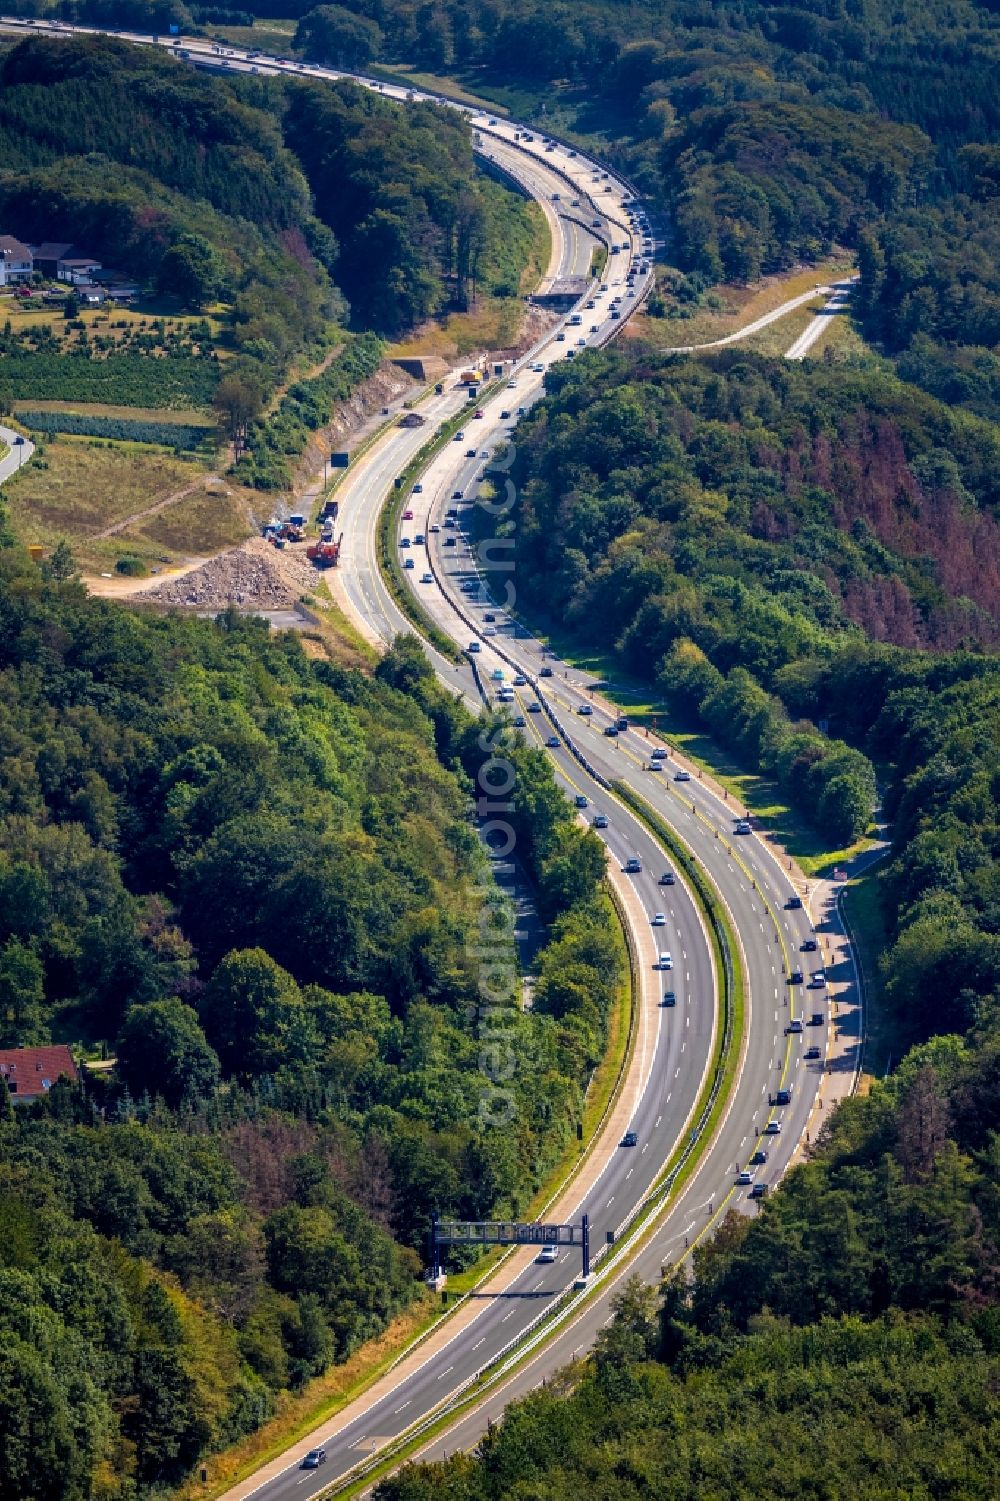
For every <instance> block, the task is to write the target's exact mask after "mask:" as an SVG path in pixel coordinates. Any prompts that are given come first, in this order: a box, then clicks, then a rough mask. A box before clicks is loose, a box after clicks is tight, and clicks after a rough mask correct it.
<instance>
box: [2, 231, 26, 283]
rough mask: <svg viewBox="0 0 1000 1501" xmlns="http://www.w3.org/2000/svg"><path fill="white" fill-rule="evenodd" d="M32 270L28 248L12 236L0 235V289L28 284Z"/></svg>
mask: <svg viewBox="0 0 1000 1501" xmlns="http://www.w3.org/2000/svg"><path fill="white" fill-rule="evenodd" d="M34 269H35V267H34V261H33V260H32V255H31V250H30V248H29V247H28V246H27V245H22V244H21V241H20V240H15V239H14V236H13V235H0V287H6V286H18V285H19V284H23V283H24V282H30V281H31V273H32V272H33V271H34Z"/></svg>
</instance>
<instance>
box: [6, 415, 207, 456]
mask: <svg viewBox="0 0 1000 1501" xmlns="http://www.w3.org/2000/svg"><path fill="white" fill-rule="evenodd" d="M17 415H18V417H19V418H20V420H21V421H22V422H23V423H24V425H25V427H30V428H32V429H33V431H35V432H39V433H70V434H72V435H74V436H80V437H89V438H117V439H118V440H119V441H121V442H129V443H158V444H161V445H162V446H163V447H164V448H183V449H193V448H198V447H199V446H200V445H201V444H202V443H204V442H205V440H206V439H207V438H213V437H214V436H215V431H216V430H215V428H214V427H211V426H209V425H207V424H195V423H189V422H150V421H143V420H142V419H141V418H133V417H98V416H90V415H88V414H86V413H83V412H36V411H20V412H18V414H17Z"/></svg>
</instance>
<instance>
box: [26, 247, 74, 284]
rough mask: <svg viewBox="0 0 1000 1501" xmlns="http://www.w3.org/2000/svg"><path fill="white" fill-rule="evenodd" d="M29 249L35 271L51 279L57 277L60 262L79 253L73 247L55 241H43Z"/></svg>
mask: <svg viewBox="0 0 1000 1501" xmlns="http://www.w3.org/2000/svg"><path fill="white" fill-rule="evenodd" d="M31 249H32V254H33V255H34V258H35V270H36V271H40V272H41V273H42V275H43V276H53V277H56V276H58V275H59V262H60V261H64V260H65V259H66V258H67V256H71V255H79V254H80V253H81V252H80V251H78V250H77V248H76V246H75V245H69V244H67V243H66V242H65V241H56V240H45V241H44V242H43V243H42V244H41V245H33V246H32V247H31Z"/></svg>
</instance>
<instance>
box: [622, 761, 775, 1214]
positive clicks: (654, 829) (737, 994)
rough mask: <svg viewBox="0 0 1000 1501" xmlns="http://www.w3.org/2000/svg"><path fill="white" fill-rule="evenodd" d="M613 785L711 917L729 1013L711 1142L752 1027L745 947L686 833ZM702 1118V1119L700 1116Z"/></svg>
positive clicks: (679, 1181) (713, 1076)
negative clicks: (667, 853) (746, 1028)
mask: <svg viewBox="0 0 1000 1501" xmlns="http://www.w3.org/2000/svg"><path fill="white" fill-rule="evenodd" d="M613 785H614V790H615V792H616V793H617V795H618V796H619V797H620V798H621V800H622V802H623V803H624V804H625V805H626V807H628V808H630V809H631V810H632V812H633V813H634V814H635V816H636V817H637V818H639V819H641V821H642V822H643V823H644V824H645V825H646V827H647V829H649V831H650V833H651V834H652V835H653V837H654V838H655V839H658V840H659V841H660V843H661V844H662V845H663V846H664V847H665V848H666V849H668V850H669V851H670V853H671V855H672V856H673V857H674V859H675V860H676V862H677V864H678V865H679V866H680V868H681V869H682V870H683V872H684V875H685V877H686V878H687V880H688V881H689V882H690V884H691V886H692V888H693V890H694V892H695V895H696V897H697V899H698V901H699V902H700V904H701V908H702V911H703V912H704V914H705V916H706V918H707V919H708V928H709V934H710V937H711V943H712V949H713V952H714V954H715V960H716V967H717V972H718V974H719V975H720V976H721V979H722V1011H723V1025H722V1027H721V1029H720V1031H719V1035H718V1036H717V1038H716V1044H715V1051H714V1053H713V1058H712V1067H711V1069H710V1074H709V1078H708V1079H707V1080H706V1091H705V1094H704V1098H703V1101H699V1106H700V1112H704V1110H705V1108H706V1106H707V1105H708V1104H709V1102H711V1108H710V1109H709V1111H708V1114H707V1116H706V1117H705V1120H704V1123H703V1124H702V1126H701V1133H702V1135H703V1136H705V1135H706V1133H707V1137H708V1140H711V1135H712V1131H713V1130H714V1128H715V1123H716V1121H717V1120H718V1118H719V1115H720V1113H721V1111H722V1108H723V1106H724V1104H725V1102H726V1100H727V1099H728V1097H729V1092H730V1090H731V1089H732V1086H733V1080H734V1078H735V1075H736V1065H737V1061H738V1059H739V1055H740V1044H741V1042H742V1038H743V1029H744V1026H745V1025H746V985H745V978H744V974H743V963H742V958H741V951H740V947H739V944H738V943H737V941H736V935H735V933H734V931H733V926H732V922H731V920H730V917H729V913H728V912H727V911H726V909H725V907H724V905H723V904H722V902H721V901H720V900H719V897H718V895H717V894H716V891H715V888H714V886H713V885H712V883H711V881H709V880H708V878H707V876H706V875H705V872H704V871H703V870H702V868H701V866H700V865H699V864H698V861H697V860H696V859H695V857H694V855H693V854H692V853H691V851H690V850H689V849H688V847H687V845H686V844H685V843H684V841H683V840H682V839H681V837H680V835H679V834H677V833H676V832H675V831H674V830H673V829H672V828H671V827H670V825H669V824H668V823H667V821H666V819H665V818H661V816H660V815H659V814H658V813H657V812H656V810H655V809H654V808H651V807H650V805H649V803H647V802H646V800H645V798H643V797H641V796H640V794H639V793H638V792H634V791H633V790H632V788H631V787H628V786H626V785H625V783H624V782H615V783H614V784H613ZM713 1096H714V1097H713ZM696 1118H697V1119H699V1120H700V1113H699V1116H698V1117H696ZM695 1160H696V1159H695ZM693 1167H694V1162H693V1161H689V1162H687V1163H685V1164H684V1165H683V1167H681V1169H680V1171H679V1172H678V1174H677V1177H676V1178H675V1179H674V1182H673V1184H672V1186H673V1187H674V1188H677V1187H680V1186H682V1185H683V1183H684V1182H685V1181H686V1180H687V1178H688V1176H689V1175H690V1172H691V1171H692V1170H693ZM669 1175H670V1165H669V1164H668V1168H667V1174H666V1175H665V1176H666V1177H669ZM653 1192H655V1189H654V1190H653Z"/></svg>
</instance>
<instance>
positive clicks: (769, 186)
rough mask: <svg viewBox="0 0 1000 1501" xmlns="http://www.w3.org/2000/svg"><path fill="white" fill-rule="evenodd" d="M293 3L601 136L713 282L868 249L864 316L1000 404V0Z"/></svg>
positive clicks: (553, 120) (920, 360) (562, 124)
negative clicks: (998, 0) (989, 0)
mask: <svg viewBox="0 0 1000 1501" xmlns="http://www.w3.org/2000/svg"><path fill="white" fill-rule="evenodd" d="M250 9H251V11H255V12H256V13H257V14H263V13H264V12H265V11H268V10H270V11H274V3H272V4H270V5H268V4H267V0H258V3H256V4H251V5H250ZM281 13H282V14H288V15H294V16H301V17H302V20H301V21H300V25H299V33H298V37H297V41H298V45H299V46H300V48H301V49H302V50H303V51H304V54H305V55H309V56H317V55H323V54H324V49H325V55H326V56H327V57H328V59H329V60H338V59H339V60H341V61H342V62H343V63H344V64H345V65H354V66H364V65H365V64H367V63H368V62H369V61H370V60H372V59H381V60H382V61H383V62H385V63H389V64H391V63H393V62H402V61H405V62H406V63H408V64H416V65H418V66H421V67H423V68H426V69H428V70H429V71H430V72H432V73H438V74H455V75H457V76H458V77H459V78H460V79H461V80H462V81H463V82H464V83H465V84H466V85H467V86H469V87H471V88H472V89H474V90H478V91H479V92H481V93H484V94H486V95H487V96H490V95H492V96H494V97H497V98H498V99H500V100H503V101H505V102H506V101H507V100H508V99H509V100H510V102H511V103H512V105H513V107H514V108H515V110H516V111H517V112H518V113H519V114H520V116H521V117H522V118H524V117H527V118H533V119H534V120H535V122H536V123H537V124H538V125H540V126H541V127H542V128H545V126H546V125H548V126H549V128H555V129H559V130H562V131H563V132H564V133H566V132H570V133H574V134H575V135H576V137H577V138H578V139H582V140H584V141H589V142H592V143H593V144H594V145H595V148H596V149H597V150H598V151H599V152H601V153H602V154H603V155H605V156H608V157H610V158H611V159H613V160H615V161H616V163H617V165H618V166H619V167H621V168H622V169H623V170H624V171H626V172H627V173H628V174H629V175H630V177H631V179H632V180H633V181H634V182H635V183H636V185H637V188H638V190H639V192H640V193H641V194H643V195H644V196H645V197H646V198H647V200H648V201H649V203H650V204H651V206H652V208H653V209H654V212H657V211H658V212H659V213H660V214H661V215H662V222H663V224H664V225H669V227H670V259H671V262H672V263H673V264H674V265H676V266H677V267H679V268H680V269H681V270H682V271H684V272H686V273H687V274H688V277H689V283H688V285H689V287H692V288H694V289H695V290H696V291H700V292H704V291H705V289H707V288H708V287H710V286H711V285H712V284H713V283H714V282H717V281H723V280H724V281H735V282H753V281H755V280H756V279H757V278H758V277H759V276H761V275H762V274H767V273H775V272H781V271H784V270H787V269H789V268H790V267H791V266H793V265H795V264H796V263H801V262H806V263H808V262H811V261H818V260H822V259H823V258H825V257H826V256H828V255H829V253H830V251H831V250H832V249H833V247H834V246H836V245H842V246H847V247H850V248H853V249H857V251H858V253H859V256H860V257H861V269H862V279H863V287H862V298H861V325H862V327H863V329H864V331H865V333H866V336H867V337H869V338H870V339H872V340H874V341H876V342H878V343H879V344H880V345H881V346H882V347H883V348H884V349H885V350H886V351H887V352H888V353H889V354H891V355H892V356H893V357H894V358H896V359H898V360H899V362H900V366H901V369H902V371H903V373H904V374H905V377H906V379H908V380H911V381H916V382H917V383H918V384H921V385H923V386H924V387H925V389H927V390H929V391H931V392H933V393H934V394H935V395H937V396H939V397H940V398H942V399H944V400H946V401H950V402H955V403H958V404H962V405H966V406H968V407H969V408H970V409H971V410H973V411H975V412H978V413H979V414H981V415H985V416H991V417H993V418H994V419H995V418H996V417H997V416H998V415H1000V397H998V387H1000V374H998V369H997V356H996V354H995V346H996V343H997V320H998V318H1000V284H998V280H997V269H996V268H997V264H998V254H997V248H998V247H997V215H996V210H995V204H996V194H997V183H998V176H1000V173H998V165H997V163H998V156H997V153H998V149H1000V105H998V96H997V93H996V89H995V88H994V87H993V79H994V78H995V76H996V72H997V68H998V65H1000V21H998V17H997V14H996V8H995V7H993V6H982V5H978V4H976V3H975V0H959V3H957V4H951V3H947V4H946V3H944V0H920V3H918V4H907V5H906V6H905V7H898V6H893V5H890V4H888V3H886V0H824V3H822V4H798V5H796V4H787V5H780V6H779V5H772V4H769V3H766V0H736V3H734V4H731V5H729V4H727V5H726V6H724V7H720V6H706V5H705V4H703V3H702V0H640V3H638V4H634V5H630V6H612V7H607V6H600V5H597V4H595V3H590V0H583V3H580V4H576V5H572V6H570V5H565V4H557V5H554V6H553V5H550V4H542V3H541V0H513V3H506V0H505V3H501V0H461V3H458V0H434V3H432V4H425V3H423V0H345V3H344V4H342V5H332V6H321V7H318V8H316V9H313V10H310V9H309V7H308V5H307V4H306V0H291V3H290V4H285V5H283V6H282V11H281ZM351 57H353V59H354V61H353V64H352V63H351ZM666 300H667V302H668V303H670V304H671V305H674V304H673V299H672V298H671V297H670V294H669V293H668V294H667V298H666ZM674 306H675V309H676V310H677V311H683V307H677V306H676V305H674Z"/></svg>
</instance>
